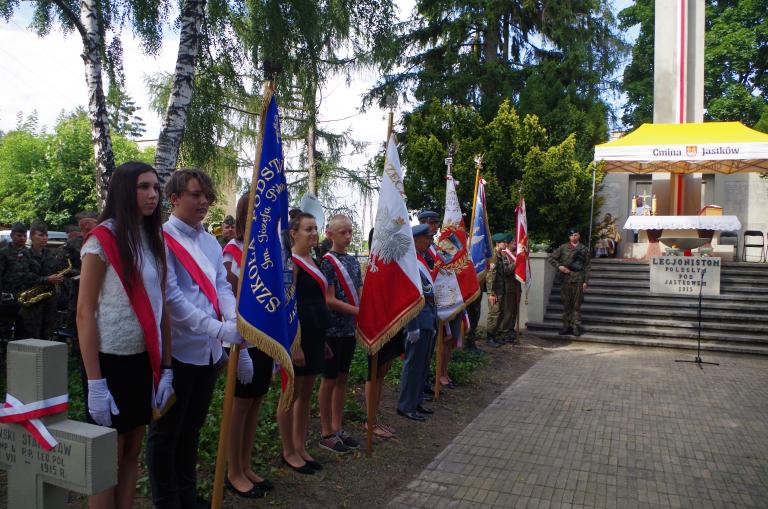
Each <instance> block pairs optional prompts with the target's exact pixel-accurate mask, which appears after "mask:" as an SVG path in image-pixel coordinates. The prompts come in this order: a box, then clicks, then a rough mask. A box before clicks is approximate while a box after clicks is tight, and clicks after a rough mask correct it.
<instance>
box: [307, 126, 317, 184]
mask: <svg viewBox="0 0 768 509" xmlns="http://www.w3.org/2000/svg"><path fill="white" fill-rule="evenodd" d="M315 164H316V163H315V126H314V125H310V126H309V127H308V128H307V191H308V192H310V193H312V194H314V195H315V196H317V166H315Z"/></svg>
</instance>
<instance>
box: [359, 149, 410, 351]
mask: <svg viewBox="0 0 768 509" xmlns="http://www.w3.org/2000/svg"><path fill="white" fill-rule="evenodd" d="M370 249H371V254H370V256H369V257H368V268H367V269H366V273H365V279H364V281H363V291H362V294H361V296H360V311H359V312H358V315H357V331H356V336H357V341H358V343H360V345H361V346H362V347H363V348H364V349H365V350H366V351H367V352H368V353H369V354H371V355H373V354H374V353H376V352H378V351H379V350H380V349H381V347H382V346H384V345H385V344H386V343H387V341H389V339H390V338H391V337H392V336H394V335H395V334H396V333H397V332H398V331H399V330H400V329H401V328H403V327H404V326H405V324H407V323H408V321H409V320H411V318H413V317H414V316H416V315H417V314H418V313H419V311H420V310H421V308H422V307H423V306H424V295H423V292H422V287H421V276H420V275H419V268H418V266H417V263H418V261H417V259H416V248H415V247H414V244H413V234H412V233H411V225H410V221H409V216H408V209H407V208H406V206H405V189H404V188H403V170H402V169H401V168H400V157H399V156H398V154H397V147H396V145H395V136H394V135H392V136H390V138H389V142H388V143H387V154H386V159H385V160H384V174H383V176H382V179H381V188H380V189H379V205H378V209H377V211H376V222H375V224H374V230H373V242H372V243H371V246H370Z"/></svg>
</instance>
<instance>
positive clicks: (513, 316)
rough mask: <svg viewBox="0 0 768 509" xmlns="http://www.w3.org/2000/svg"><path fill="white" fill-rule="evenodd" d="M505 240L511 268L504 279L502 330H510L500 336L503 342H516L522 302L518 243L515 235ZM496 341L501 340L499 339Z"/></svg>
mask: <svg viewBox="0 0 768 509" xmlns="http://www.w3.org/2000/svg"><path fill="white" fill-rule="evenodd" d="M504 241H505V242H506V244H507V247H506V248H505V249H504V250H503V254H504V257H505V258H506V261H507V262H508V263H509V265H510V270H509V272H508V273H507V274H506V277H505V279H504V292H505V293H504V309H503V311H502V321H501V330H506V331H509V332H508V333H507V335H506V336H504V337H502V338H500V339H501V341H502V342H505V343H514V342H515V341H516V340H517V331H516V330H515V328H516V326H517V311H518V307H519V304H520V282H519V281H518V280H517V275H516V274H515V262H516V261H517V254H516V249H517V244H516V243H515V236H514V235H512V234H511V233H508V234H507V235H506V238H505V239H504ZM496 341H499V339H497V340H496Z"/></svg>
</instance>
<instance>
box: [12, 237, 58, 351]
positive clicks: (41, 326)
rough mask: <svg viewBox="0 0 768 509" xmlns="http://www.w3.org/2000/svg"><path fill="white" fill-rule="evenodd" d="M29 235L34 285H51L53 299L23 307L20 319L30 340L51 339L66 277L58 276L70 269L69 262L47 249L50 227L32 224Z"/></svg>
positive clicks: (56, 251) (55, 250)
mask: <svg viewBox="0 0 768 509" xmlns="http://www.w3.org/2000/svg"><path fill="white" fill-rule="evenodd" d="M29 231H30V239H31V241H32V247H30V249H29V251H30V253H31V254H32V259H33V265H32V268H33V270H34V272H35V276H36V277H35V282H34V285H38V284H43V285H49V287H50V290H51V292H52V293H53V295H52V296H51V297H48V298H46V299H43V300H42V301H40V302H38V303H36V304H32V305H31V306H22V307H21V309H20V311H19V315H20V317H21V319H22V321H23V322H24V328H25V329H26V332H27V334H28V335H29V337H32V338H37V339H50V338H51V334H53V331H54V330H55V328H56V326H57V324H58V307H57V292H58V289H57V285H58V284H59V283H61V282H62V281H64V276H63V275H60V274H57V272H59V271H61V270H62V269H63V268H64V267H66V266H67V260H66V257H65V256H64V252H63V251H61V250H58V249H49V248H48V247H47V244H48V227H47V226H46V225H45V224H43V223H33V224H32V226H31V227H30V228H29Z"/></svg>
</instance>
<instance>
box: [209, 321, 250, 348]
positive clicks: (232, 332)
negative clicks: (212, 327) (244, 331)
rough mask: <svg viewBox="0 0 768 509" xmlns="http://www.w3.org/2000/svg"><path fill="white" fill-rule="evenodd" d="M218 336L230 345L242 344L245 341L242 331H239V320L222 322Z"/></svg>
mask: <svg viewBox="0 0 768 509" xmlns="http://www.w3.org/2000/svg"><path fill="white" fill-rule="evenodd" d="M216 338H217V339H218V340H219V341H221V342H222V343H229V344H230V345H242V344H244V343H245V341H244V340H243V338H242V337H241V336H240V333H239V332H237V322H224V323H222V324H221V329H219V333H218V334H217V335H216Z"/></svg>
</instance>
